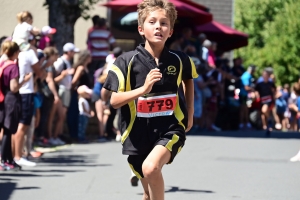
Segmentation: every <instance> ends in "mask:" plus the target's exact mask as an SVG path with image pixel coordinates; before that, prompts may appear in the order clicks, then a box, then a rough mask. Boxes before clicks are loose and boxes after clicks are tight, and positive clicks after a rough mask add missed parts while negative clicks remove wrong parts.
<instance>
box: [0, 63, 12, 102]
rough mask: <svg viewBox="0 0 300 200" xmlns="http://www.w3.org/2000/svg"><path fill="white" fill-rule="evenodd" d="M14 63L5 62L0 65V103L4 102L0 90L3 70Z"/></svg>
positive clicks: (3, 94) (2, 93) (3, 95)
mask: <svg viewBox="0 0 300 200" xmlns="http://www.w3.org/2000/svg"><path fill="white" fill-rule="evenodd" d="M15 64H16V63H15V62H14V61H11V60H7V61H4V62H1V63H0V103H2V102H4V97H5V92H3V91H2V90H1V89H2V88H1V83H2V81H1V79H2V74H3V72H4V69H5V68H6V67H8V66H10V65H15Z"/></svg>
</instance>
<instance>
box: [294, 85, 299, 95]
mask: <svg viewBox="0 0 300 200" xmlns="http://www.w3.org/2000/svg"><path fill="white" fill-rule="evenodd" d="M293 90H294V92H295V94H296V95H297V96H300V84H299V83H297V82H296V83H294V84H293Z"/></svg>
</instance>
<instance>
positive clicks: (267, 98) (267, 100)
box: [255, 71, 276, 130]
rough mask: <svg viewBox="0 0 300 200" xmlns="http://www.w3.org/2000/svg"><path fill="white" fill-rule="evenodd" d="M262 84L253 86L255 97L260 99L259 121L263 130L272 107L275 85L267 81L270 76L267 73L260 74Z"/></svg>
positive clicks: (265, 128)
mask: <svg viewBox="0 0 300 200" xmlns="http://www.w3.org/2000/svg"><path fill="white" fill-rule="evenodd" d="M262 77H263V82H260V83H258V84H257V85H256V86H255V91H256V97H257V98H260V102H261V120H262V125H263V129H264V130H267V128H268V123H267V122H268V119H269V113H270V110H271V109H272V107H273V106H274V95H275V91H276V87H275V84H274V83H273V82H271V81H270V80H269V78H270V75H269V73H268V72H267V71H264V72H263V74H262Z"/></svg>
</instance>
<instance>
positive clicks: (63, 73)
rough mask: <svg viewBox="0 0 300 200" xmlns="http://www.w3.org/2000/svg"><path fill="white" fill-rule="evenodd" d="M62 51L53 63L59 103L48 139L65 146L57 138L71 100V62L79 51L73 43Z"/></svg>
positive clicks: (54, 143)
mask: <svg viewBox="0 0 300 200" xmlns="http://www.w3.org/2000/svg"><path fill="white" fill-rule="evenodd" d="M63 51H64V54H63V55H62V56H61V57H60V58H58V59H57V61H56V62H55V63H54V68H55V71H56V73H57V74H59V75H58V76H56V77H55V79H54V81H55V82H56V83H57V84H58V95H59V98H60V100H61V103H60V104H58V108H57V111H58V118H57V124H56V127H55V131H54V138H50V139H49V142H50V143H51V144H53V145H64V144H65V142H63V141H62V140H61V139H60V138H58V136H59V135H61V134H62V133H63V125H64V122H65V118H66V113H67V110H68V107H69V105H70V100H71V88H72V75H73V74H74V69H72V65H71V60H72V59H73V58H74V55H75V53H78V52H79V49H78V48H76V47H75V45H74V44H73V43H66V44H65V45H64V46H63Z"/></svg>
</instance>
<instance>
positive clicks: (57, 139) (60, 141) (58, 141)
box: [55, 138, 66, 145]
mask: <svg viewBox="0 0 300 200" xmlns="http://www.w3.org/2000/svg"><path fill="white" fill-rule="evenodd" d="M55 140H56V142H57V144H58V145H65V144H66V143H65V142H64V141H62V140H61V139H59V138H56V139H55Z"/></svg>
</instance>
